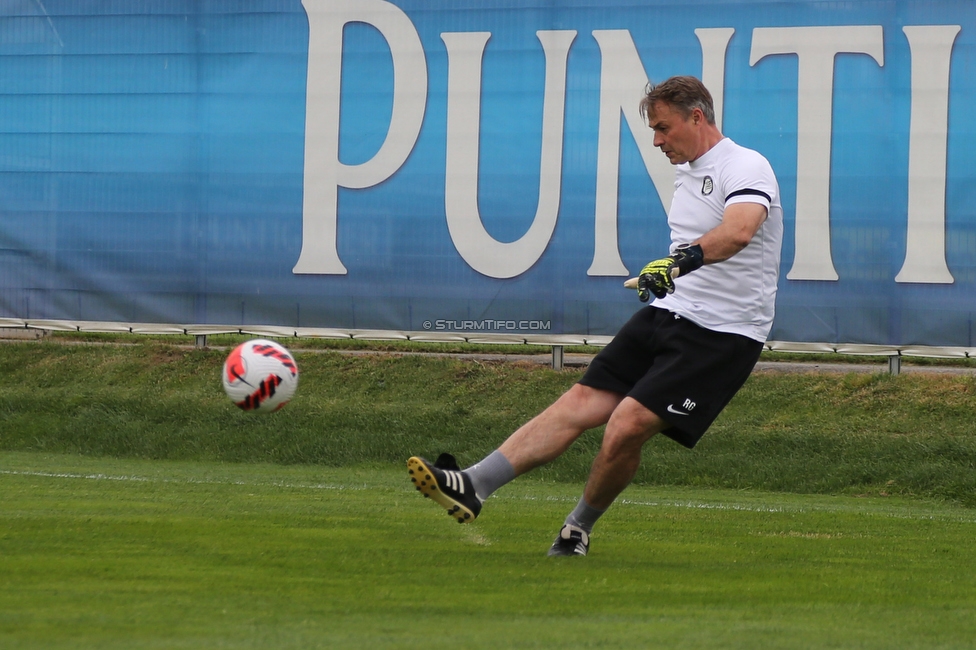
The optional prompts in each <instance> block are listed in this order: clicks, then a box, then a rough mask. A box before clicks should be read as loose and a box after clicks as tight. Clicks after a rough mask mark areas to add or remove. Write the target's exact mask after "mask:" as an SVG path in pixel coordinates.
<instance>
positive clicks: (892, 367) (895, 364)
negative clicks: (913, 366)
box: [888, 354, 901, 375]
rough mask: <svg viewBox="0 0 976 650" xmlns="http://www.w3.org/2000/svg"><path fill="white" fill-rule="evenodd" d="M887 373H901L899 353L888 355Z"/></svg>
mask: <svg viewBox="0 0 976 650" xmlns="http://www.w3.org/2000/svg"><path fill="white" fill-rule="evenodd" d="M888 374H889V375H899V374H901V355H900V354H893V355H891V356H890V357H888Z"/></svg>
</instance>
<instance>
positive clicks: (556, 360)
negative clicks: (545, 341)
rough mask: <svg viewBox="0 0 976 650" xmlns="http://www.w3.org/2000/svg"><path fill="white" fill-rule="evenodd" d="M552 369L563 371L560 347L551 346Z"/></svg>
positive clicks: (561, 348) (561, 347)
mask: <svg viewBox="0 0 976 650" xmlns="http://www.w3.org/2000/svg"><path fill="white" fill-rule="evenodd" d="M552 369H553V370H562V369H563V346H561V345H554V346H552Z"/></svg>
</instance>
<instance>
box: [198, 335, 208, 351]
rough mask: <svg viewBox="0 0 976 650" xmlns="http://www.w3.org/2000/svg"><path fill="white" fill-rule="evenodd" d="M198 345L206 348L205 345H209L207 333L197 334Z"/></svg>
mask: <svg viewBox="0 0 976 650" xmlns="http://www.w3.org/2000/svg"><path fill="white" fill-rule="evenodd" d="M196 346H197V347H198V348H205V347H207V335H206V334H197V336H196Z"/></svg>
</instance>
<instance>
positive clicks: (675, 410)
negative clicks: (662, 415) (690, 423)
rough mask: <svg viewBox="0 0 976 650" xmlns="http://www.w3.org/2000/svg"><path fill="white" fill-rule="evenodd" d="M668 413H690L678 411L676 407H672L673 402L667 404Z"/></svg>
mask: <svg viewBox="0 0 976 650" xmlns="http://www.w3.org/2000/svg"><path fill="white" fill-rule="evenodd" d="M668 413H674V414H675V415H691V413H686V412H685V411H679V410H678V409H676V408H674V404H668Z"/></svg>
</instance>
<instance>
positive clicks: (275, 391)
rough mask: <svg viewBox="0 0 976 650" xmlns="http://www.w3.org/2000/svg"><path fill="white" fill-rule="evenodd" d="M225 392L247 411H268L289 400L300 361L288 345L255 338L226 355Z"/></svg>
mask: <svg viewBox="0 0 976 650" xmlns="http://www.w3.org/2000/svg"><path fill="white" fill-rule="evenodd" d="M223 383H224V392H225V393H227V396H228V397H230V398H231V400H233V402H234V403H235V404H237V405H238V406H239V407H241V408H242V409H244V410H245V411H255V412H257V413H269V412H271V411H277V410H278V409H280V408H281V407H282V406H284V405H285V404H287V403H288V400H290V399H291V398H292V396H294V394H295V390H296V389H297V388H298V365H297V364H296V363H295V359H294V357H292V356H291V353H290V352H289V351H288V350H286V349H285V347H284V346H283V345H281V344H279V343H275V342H274V341H268V340H266V339H254V340H251V341H248V342H246V343H241V344H240V345H238V346H237V347H236V348H234V350H233V351H232V352H231V353H230V354H229V355H227V360H226V361H224V371H223Z"/></svg>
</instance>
